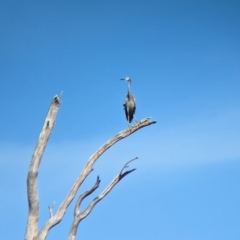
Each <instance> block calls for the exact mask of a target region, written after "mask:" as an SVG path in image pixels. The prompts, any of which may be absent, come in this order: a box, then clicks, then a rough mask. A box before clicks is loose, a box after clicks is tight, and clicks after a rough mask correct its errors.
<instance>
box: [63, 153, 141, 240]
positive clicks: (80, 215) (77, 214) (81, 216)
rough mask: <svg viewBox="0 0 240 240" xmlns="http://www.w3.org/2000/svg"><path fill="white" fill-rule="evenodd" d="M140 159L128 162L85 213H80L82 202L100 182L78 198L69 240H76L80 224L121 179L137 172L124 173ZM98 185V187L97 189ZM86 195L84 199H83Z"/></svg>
mask: <svg viewBox="0 0 240 240" xmlns="http://www.w3.org/2000/svg"><path fill="white" fill-rule="evenodd" d="M136 159H138V158H137V157H136V158H134V159H132V160H130V161H128V162H127V163H126V164H125V165H124V166H123V168H122V169H121V171H120V173H119V174H118V175H117V176H116V177H115V178H114V179H113V180H112V182H111V183H109V185H108V186H107V187H106V188H105V189H104V190H103V191H102V192H101V193H100V194H99V195H98V197H96V198H94V199H93V200H92V202H91V203H90V204H89V205H88V207H87V208H86V209H85V210H84V211H83V212H80V209H79V207H80V204H81V202H82V200H83V199H84V198H85V197H86V196H88V195H89V194H91V193H92V192H93V191H94V190H95V189H96V188H97V187H98V186H99V182H98V180H97V182H98V184H97V182H96V183H95V185H94V186H93V187H92V188H91V189H89V190H88V191H86V192H85V193H83V194H81V195H80V197H79V198H78V201H77V203H76V205H75V209H74V220H73V223H72V226H71V228H70V232H69V235H68V240H74V239H75V238H76V234H77V229H78V225H79V223H80V222H81V221H82V220H83V219H84V218H85V217H87V216H88V215H89V214H90V213H91V211H92V210H93V208H94V207H95V205H96V204H97V203H98V202H99V201H101V200H102V199H103V198H104V197H105V196H106V195H107V194H108V193H109V192H110V191H111V190H112V189H113V187H114V186H115V185H116V184H117V183H119V182H120V181H121V179H123V178H124V177H125V176H127V175H128V174H129V173H131V172H133V171H135V170H136V169H135V168H134V169H131V170H129V171H126V172H123V171H124V169H125V168H127V167H128V164H129V163H130V162H132V161H134V160H136ZM96 184H97V187H95V186H96ZM83 195H84V197H83Z"/></svg>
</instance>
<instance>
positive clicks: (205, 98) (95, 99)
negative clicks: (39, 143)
mask: <svg viewBox="0 0 240 240" xmlns="http://www.w3.org/2000/svg"><path fill="white" fill-rule="evenodd" d="M239 13H240V2H239V1H236V0H235V1H234V0H230V1H227V0H223V1H213V0H207V1H206V0H203V1H200V0H199V1H198V0H196V1H195V0H194V1H187V0H186V1H185V0H182V1H176V0H175V1H173V0H168V1H165V0H164V1H133V0H128V1H126V0H121V1H109V0H103V1H22V2H19V1H11V0H10V1H0V32H1V33H0V89H1V94H0V109H1V118H0V126H1V127H0V176H1V177H0V178H1V181H0V182H1V183H0V189H1V205H0V212H1V216H0V225H1V237H2V239H4V240H12V239H23V236H24V232H25V225H26V219H27V198H26V175H27V170H28V166H29V163H30V159H31V154H32V151H33V149H34V146H35V143H36V140H37V138H38V135H39V132H40V129H41V127H42V124H43V121H44V118H45V115H46V113H47V110H48V107H49V103H50V101H51V98H52V97H53V96H54V95H55V94H57V93H60V92H61V91H63V98H62V105H61V108H60V111H59V114H58V117H57V122H56V125H55V128H54V131H53V133H52V135H51V138H50V141H49V144H48V146H47V149H46V152H45V154H44V157H43V159H42V163H41V166H40V172H39V198H40V208H41V209H40V211H41V215H40V225H41V226H42V224H43V223H44V222H45V221H46V220H47V219H48V208H47V206H48V205H50V204H51V203H52V202H53V201H56V207H58V206H59V204H60V203H61V202H62V200H63V198H64V197H65V196H66V194H67V193H68V191H69V188H70V187H71V185H72V183H73V182H74V180H75V179H76V177H77V176H78V174H79V173H80V171H81V169H82V167H83V165H84V163H85V162H86V160H87V159H88V157H89V156H90V155H91V154H92V153H93V152H94V151H95V150H96V149H97V148H98V147H99V146H100V145H102V144H103V143H104V142H105V141H106V140H108V139H109V138H110V137H111V136H113V135H114V134H116V133H117V132H119V131H121V130H123V129H124V128H126V127H127V122H126V119H125V116H124V112H123V107H122V104H123V101H124V99H125V95H126V92H127V85H126V83H124V82H120V81H119V79H120V78H122V77H125V76H130V77H131V78H132V92H133V94H134V95H135V96H136V99H137V111H136V118H137V119H142V118H144V117H149V116H151V117H153V118H154V119H156V120H157V124H155V125H152V126H150V127H147V128H144V129H142V130H140V131H139V132H137V133H135V134H133V135H132V136H130V137H129V138H127V139H124V140H122V141H121V142H119V143H118V144H117V145H115V146H114V147H112V148H111V149H110V150H109V151H108V152H107V153H106V154H105V155H103V156H102V157H101V158H100V159H99V160H98V162H97V164H96V165H95V167H94V171H93V172H92V173H91V175H90V177H89V179H87V181H86V182H85V183H84V184H83V186H82V187H81V191H84V190H85V189H86V188H88V187H89V186H90V185H92V184H93V183H94V181H95V178H96V176H97V175H100V178H101V180H102V181H101V185H100V187H99V189H98V190H97V191H96V192H95V193H94V194H92V195H91V196H90V197H89V198H88V199H86V200H85V202H84V206H86V205H87V203H89V201H90V200H91V199H93V198H94V197H95V196H96V195H97V194H98V193H100V191H102V190H103V189H104V188H105V187H106V185H107V184H108V183H109V182H110V181H111V179H112V178H113V177H114V176H115V175H116V174H117V173H118V172H119V170H120V169H121V167H122V166H123V164H124V163H125V162H126V161H128V160H130V159H131V158H133V157H135V156H138V157H139V158H140V159H139V160H138V161H136V162H133V163H132V164H131V166H132V167H136V168H137V171H135V172H134V173H132V174H130V175H129V176H127V177H126V178H125V179H123V180H122V181H121V182H120V183H119V184H118V185H117V186H116V187H115V188H114V189H113V191H112V192H111V193H110V194H109V195H108V196H107V197H106V198H105V199H104V200H102V201H101V202H100V203H99V204H98V205H97V206H96V207H95V208H94V210H93V212H92V213H91V214H90V215H89V217H87V218H86V219H85V220H83V222H82V223H81V224H80V226H79V231H78V236H77V239H85V240H92V239H101V240H112V239H114V240H118V239H119V240H120V239H121V240H122V239H138V240H145V239H151V240H155V239H156V240H158V239H164V240H192V239H194V240H200V239H201V240H202V239H204V240H213V239H217V240H225V239H231V240H235V239H236V240H238V239H240V218H239V216H240V205H239V203H240V191H239V189H240V44H239V43H240V14H239ZM79 193H80V191H79ZM74 203H75V201H74ZM55 210H56V209H55ZM13 219H14V225H13V224H12V220H13ZM72 220H73V205H72V206H71V208H69V210H68V211H67V214H66V216H65V218H64V220H63V221H62V222H61V223H60V224H59V225H58V226H57V227H55V228H54V229H52V231H51V232H50V234H49V236H48V238H47V239H48V240H53V239H66V236H67V234H68V231H69V227H70V224H71V222H72Z"/></svg>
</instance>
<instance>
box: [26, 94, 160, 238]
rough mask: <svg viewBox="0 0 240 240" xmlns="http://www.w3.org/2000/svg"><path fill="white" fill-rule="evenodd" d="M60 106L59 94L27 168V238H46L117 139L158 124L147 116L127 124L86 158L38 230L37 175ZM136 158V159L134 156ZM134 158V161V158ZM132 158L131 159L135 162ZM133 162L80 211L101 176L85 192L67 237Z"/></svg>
mask: <svg viewBox="0 0 240 240" xmlns="http://www.w3.org/2000/svg"><path fill="white" fill-rule="evenodd" d="M59 106H60V96H57V95H56V96H54V97H53V100H52V101H51V105H50V109H49V111H48V114H47V117H46V119H45V122H44V125H43V128H42V131H41V133H40V136H39V139H38V142H37V145H36V147H35V150H34V153H33V156H32V160H31V163H30V167H29V171H28V177H27V195H28V209H29V210H28V221H27V227H26V234H25V240H44V239H45V238H46V236H47V234H48V232H49V230H50V229H51V228H52V227H54V226H55V225H56V224H58V223H59V222H60V221H61V220H62V218H63V217H64V214H65V212H66V210H67V208H68V206H69V205H70V203H71V202H72V200H73V198H74V197H75V196H76V193H77V191H78V189H79V187H80V186H81V184H82V183H83V181H84V180H85V179H86V177H87V176H88V175H89V174H90V172H91V171H92V170H93V168H92V167H93V165H94V163H95V162H96V161H97V159H98V158H99V157H100V156H101V155H102V154H103V153H104V152H105V151H106V150H107V149H109V148H110V147H111V146H113V145H114V144H115V143H116V142H118V141H120V140H121V139H123V138H125V137H128V136H129V135H131V134H132V133H134V132H136V131H137V130H139V129H141V128H143V127H146V126H149V125H151V124H154V123H156V121H154V120H151V118H145V119H143V120H141V121H140V122H137V123H136V124H135V125H133V126H132V127H128V128H127V129H125V130H123V131H121V132H119V133H118V134H116V135H115V136H113V137H112V138H111V139H109V140H108V141H107V142H106V143H105V144H103V145H102V146H101V147H100V148H99V149H98V150H97V151H96V152H95V153H94V154H93V155H92V156H91V157H90V158H89V159H88V161H87V163H86V165H85V167H84V168H83V170H82V172H81V173H80V174H79V176H78V177H77V179H76V181H75V182H74V183H73V186H72V187H71V189H70V191H69V193H68V195H67V196H66V198H65V199H64V200H63V202H62V203H61V205H60V206H59V208H58V209H57V211H56V213H55V214H53V213H52V210H51V207H49V212H50V218H49V220H47V221H46V223H45V224H44V225H43V227H42V229H40V230H39V229H38V217H39V203H38V191H37V175H38V168H39V165H40V162H41V158H42V155H43V152H44V149H45V147H46V144H47V141H48V138H49V136H50V133H51V131H52V129H53V126H54V123H55V119H56V115H57V112H58V109H59ZM135 159H136V158H135ZM135 159H133V160H135ZM133 160H131V161H133ZM131 161H129V162H127V163H126V164H125V165H124V167H123V168H122V170H121V171H120V173H119V174H118V175H117V176H116V177H115V178H114V179H113V180H112V182H111V183H110V184H109V185H108V186H107V187H106V188H105V190H103V192H102V193H101V194H100V195H99V196H98V197H96V198H95V199H93V201H92V202H91V203H90V204H89V206H88V207H87V208H86V209H85V210H84V211H82V212H80V210H79V207H80V204H81V202H82V200H83V199H84V198H85V197H87V196H88V195H90V194H91V193H93V192H94V191H95V190H96V189H97V188H98V186H99V184H100V179H99V177H98V178H97V180H96V182H95V184H94V185H93V187H92V188H90V189H89V190H87V191H85V192H84V193H82V194H81V195H80V196H79V198H78V200H77V203H76V205H75V210H74V220H73V223H72V226H71V228H70V232H69V236H68V239H69V240H70V239H71V240H73V239H75V237H76V233H77V228H78V225H79V223H80V221H81V220H82V219H84V218H85V217H86V216H88V214H90V212H91V211H92V209H93V207H94V206H95V205H96V204H97V203H98V202H99V201H100V200H101V199H103V198H104V197H105V196H106V195H107V194H108V193H109V192H110V191H111V190H112V188H113V187H114V186H115V185H116V184H117V183H118V182H119V181H120V180H121V179H122V178H123V177H125V176H126V175H127V174H129V173H131V172H132V171H134V170H135V169H132V170H129V171H125V172H123V171H124V169H125V168H126V167H127V164H128V163H130V162H131Z"/></svg>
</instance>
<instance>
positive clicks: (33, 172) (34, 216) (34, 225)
mask: <svg viewBox="0 0 240 240" xmlns="http://www.w3.org/2000/svg"><path fill="white" fill-rule="evenodd" d="M59 106H60V98H59V96H57V95H56V96H54V97H53V99H52V101H51V105H50V108H49V111H48V113H47V116H46V119H45V121H44V124H43V127H42V131H41V133H40V136H39V138H38V141H37V144H36V147H35V150H34V153H33V155H32V159H31V163H30V167H29V171H28V176H27V197H28V220H27V227H26V233H25V239H26V240H32V239H34V237H35V236H37V234H38V217H39V203H38V191H37V176H38V168H39V165H40V162H41V158H42V155H43V152H44V149H45V147H46V144H47V141H48V139H49V136H50V134H51V132H52V129H53V126H54V123H55V119H56V115H57V112H58V109H59Z"/></svg>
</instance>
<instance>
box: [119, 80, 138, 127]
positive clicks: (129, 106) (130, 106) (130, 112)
mask: <svg viewBox="0 0 240 240" xmlns="http://www.w3.org/2000/svg"><path fill="white" fill-rule="evenodd" d="M120 80H124V81H127V83H128V93H127V96H126V99H125V103H124V104H123V107H124V110H125V115H126V118H127V121H128V123H129V124H130V123H131V122H132V120H133V118H134V114H135V111H136V99H135V97H134V96H133V95H132V94H131V92H130V86H131V78H130V77H125V78H121V79H120ZM134 119H135V118H134ZM135 121H136V119H135Z"/></svg>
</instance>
